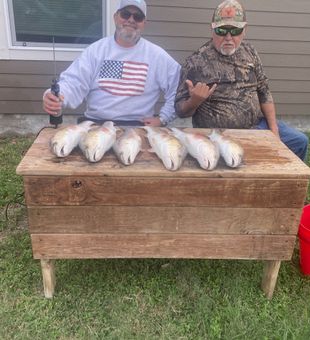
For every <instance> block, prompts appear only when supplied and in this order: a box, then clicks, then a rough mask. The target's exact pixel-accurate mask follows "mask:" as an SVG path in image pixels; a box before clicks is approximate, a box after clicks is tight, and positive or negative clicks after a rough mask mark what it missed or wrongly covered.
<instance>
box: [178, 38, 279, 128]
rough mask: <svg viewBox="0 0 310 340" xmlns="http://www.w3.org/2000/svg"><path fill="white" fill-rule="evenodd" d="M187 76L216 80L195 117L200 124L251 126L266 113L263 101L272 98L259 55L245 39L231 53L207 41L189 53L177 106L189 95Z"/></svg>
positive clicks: (194, 122)
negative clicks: (226, 54)
mask: <svg viewBox="0 0 310 340" xmlns="http://www.w3.org/2000/svg"><path fill="white" fill-rule="evenodd" d="M186 79H189V80H191V81H192V82H193V84H194V85H195V84H196V83H197V82H204V83H207V84H213V83H217V84H218V85H217V88H216V89H215V92H214V93H213V95H212V96H211V97H209V98H208V99H206V100H205V101H204V102H203V103H202V104H201V105H200V106H199V107H198V108H197V110H196V112H195V114H194V115H193V117H192V120H193V126H194V127H201V128H230V129H248V128H251V127H253V126H255V125H256V124H257V123H258V121H259V119H260V118H261V117H263V113H262V112H261V109H260V103H270V102H273V99H272V95H271V92H270V90H269V87H268V78H267V77H266V75H265V73H264V70H263V66H262V63H261V61H260V58H259V56H258V54H257V52H256V50H255V49H254V47H253V46H252V45H250V44H249V43H247V42H242V43H241V45H240V47H239V48H238V49H237V50H236V52H235V53H234V54H233V55H231V56H224V55H222V54H221V53H219V52H218V51H217V50H216V49H215V48H214V46H213V43H212V41H211V40H210V41H208V42H207V43H206V44H204V45H203V46H202V47H200V48H199V49H198V51H196V52H195V53H193V54H192V55H191V56H190V57H188V58H187V59H186V61H185V63H184V65H183V66H182V70H181V76H180V83H179V86H178V90H177V95H176V100H175V108H176V111H177V112H180V109H179V107H180V104H181V103H182V101H184V100H186V99H188V98H189V92H188V87H187V84H186V83H185V81H186Z"/></svg>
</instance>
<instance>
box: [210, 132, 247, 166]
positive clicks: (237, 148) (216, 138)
mask: <svg viewBox="0 0 310 340" xmlns="http://www.w3.org/2000/svg"><path fill="white" fill-rule="evenodd" d="M209 138H210V139H211V140H212V141H213V142H214V143H216V144H217V145H218V147H219V150H220V155H221V156H222V158H223V159H224V161H225V163H226V165H228V166H229V167H231V168H237V167H238V166H240V165H241V164H242V162H243V157H244V150H243V148H242V147H241V145H239V144H238V143H236V142H234V141H233V140H231V139H230V138H228V137H225V136H223V135H221V134H220V133H218V132H217V131H216V130H213V131H212V133H211V134H210V136H209Z"/></svg>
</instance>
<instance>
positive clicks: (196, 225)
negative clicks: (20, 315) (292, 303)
mask: <svg viewBox="0 0 310 340" xmlns="http://www.w3.org/2000/svg"><path fill="white" fill-rule="evenodd" d="M187 130H192V129H187ZM200 131H201V132H203V133H209V132H210V131H209V130H203V129H201V130H200ZM54 133H55V130H53V129H45V130H43V131H42V132H41V133H40V135H39V136H38V138H37V139H36V140H35V142H34V143H33V145H32V146H31V148H30V149H29V151H28V152H27V154H26V155H25V157H24V159H23V160H22V161H21V163H20V164H19V166H18V168H17V173H18V174H19V175H22V176H23V179H24V187H25V196H26V203H27V207H28V216H29V231H30V234H31V241H32V249H33V257H34V258H35V259H40V260H41V267H42V273H43V284H44V294H45V296H46V297H52V296H53V293H54V288H55V271H54V260H55V259H84V258H88V259H89V258H187V259H253V260H254V259H255V260H266V263H265V268H264V274H263V280H262V289H263V290H264V292H265V293H266V295H267V297H268V298H271V297H272V294H273V291H274V288H275V284H276V280H277V275H278V271H279V268H280V264H281V261H282V260H290V259H291V257H292V253H293V250H294V245H295V240H296V234H297V231H298V225H299V219H300V215H301V212H302V208H303V205H304V200H305V197H306V193H307V188H308V179H309V177H310V169H309V168H308V167H307V166H306V165H305V164H304V163H303V162H302V161H300V160H299V159H298V158H297V157H296V156H295V155H294V154H293V153H292V152H291V151H290V150H288V149H287V148H286V147H285V146H284V145H283V144H282V143H281V142H280V141H278V140H277V139H276V138H275V136H274V135H273V134H272V133H271V132H270V131H258V130H226V131H225V132H224V135H227V136H229V137H231V138H232V139H234V140H236V141H238V142H239V143H240V144H241V145H242V146H243V148H244V150H245V161H244V164H243V165H242V166H241V167H240V168H238V169H230V168H228V167H226V166H225V165H224V163H221V164H219V165H218V167H217V168H216V169H215V170H213V171H205V170H202V169H200V168H199V167H198V165H197V162H196V161H195V160H194V159H192V158H191V157H190V156H187V158H186V160H185V162H184V164H183V166H182V168H181V169H180V170H178V171H176V172H170V171H168V170H166V169H165V168H164V167H163V165H162V163H161V161H159V159H158V158H157V157H156V155H155V154H152V153H149V152H147V151H143V152H141V153H140V154H139V155H138V157H137V159H136V162H135V164H133V165H132V166H124V165H122V164H120V163H119V162H118V161H117V159H116V157H115V156H114V154H113V152H112V151H110V152H109V153H108V154H107V155H105V156H104V158H103V160H102V161H100V162H99V163H96V164H90V163H88V162H87V161H86V160H85V158H84V157H83V155H82V154H81V152H80V151H79V150H75V151H74V152H73V153H72V154H71V155H70V156H68V157H66V158H65V159H60V158H57V157H56V156H54V155H53V154H52V153H51V152H50V150H49V139H50V137H51V136H52V135H53V134H54Z"/></svg>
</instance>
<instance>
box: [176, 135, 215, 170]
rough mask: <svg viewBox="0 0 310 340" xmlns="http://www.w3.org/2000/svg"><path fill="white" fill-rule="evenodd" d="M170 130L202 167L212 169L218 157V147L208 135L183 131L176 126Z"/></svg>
mask: <svg viewBox="0 0 310 340" xmlns="http://www.w3.org/2000/svg"><path fill="white" fill-rule="evenodd" d="M171 130H172V132H173V134H174V135H175V136H176V137H177V138H178V139H179V140H180V141H181V143H182V144H183V145H184V146H186V148H187V151H188V153H189V154H190V155H191V156H192V157H194V158H196V159H197V161H198V163H199V165H200V166H201V167H202V168H203V169H205V170H213V169H214V168H215V167H216V165H217V162H218V160H219V158H220V154H219V149H218V147H217V146H216V145H215V144H214V143H212V142H211V141H210V140H209V138H208V137H205V136H203V135H201V134H199V133H190V132H183V131H181V130H180V129H177V128H171Z"/></svg>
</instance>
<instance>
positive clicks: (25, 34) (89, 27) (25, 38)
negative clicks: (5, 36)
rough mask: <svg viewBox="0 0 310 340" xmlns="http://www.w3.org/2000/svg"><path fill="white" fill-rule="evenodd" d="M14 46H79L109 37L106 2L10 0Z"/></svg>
mask: <svg viewBox="0 0 310 340" xmlns="http://www.w3.org/2000/svg"><path fill="white" fill-rule="evenodd" d="M8 9H9V17H10V27H11V35H12V45H13V46H38V47H41V46H42V47H44V46H50V45H51V43H52V42H53V40H54V42H55V44H57V45H58V46H68V47H75V46H76V47H79V46H84V45H88V44H91V43H92V42H94V41H96V40H98V39H100V38H102V37H103V36H105V35H106V1H105V0H8Z"/></svg>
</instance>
